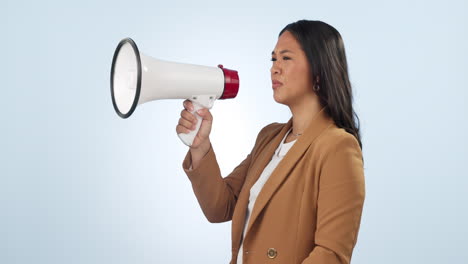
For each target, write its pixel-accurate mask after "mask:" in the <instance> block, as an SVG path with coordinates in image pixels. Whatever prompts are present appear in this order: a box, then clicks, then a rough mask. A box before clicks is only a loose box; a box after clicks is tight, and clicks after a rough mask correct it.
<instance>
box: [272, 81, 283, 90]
mask: <svg viewBox="0 0 468 264" xmlns="http://www.w3.org/2000/svg"><path fill="white" fill-rule="evenodd" d="M281 85H283V83H282V82H280V81H277V80H273V81H272V87H273V89H276V88H278V87H280V86H281Z"/></svg>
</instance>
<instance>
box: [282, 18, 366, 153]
mask: <svg viewBox="0 0 468 264" xmlns="http://www.w3.org/2000/svg"><path fill="white" fill-rule="evenodd" d="M285 31H289V32H291V34H292V35H293V36H294V37H295V38H296V40H297V41H298V42H299V44H300V45H301V48H302V49H303V50H304V52H305V54H306V56H307V61H308V62H309V65H310V69H311V73H310V74H311V76H312V77H313V78H312V80H314V86H315V85H317V84H318V85H319V89H318V91H316V93H317V95H318V97H319V100H320V103H321V104H322V105H323V106H326V109H325V110H326V112H327V114H328V115H329V116H330V117H331V118H332V119H333V121H334V122H335V124H336V126H337V127H340V128H343V129H345V130H346V131H347V132H348V133H350V134H352V135H354V137H356V139H357V141H358V142H359V146H360V147H361V149H362V143H361V134H360V132H359V117H358V116H357V114H356V113H355V112H354V110H353V93H352V89H351V83H350V81H349V76H348V63H347V61H346V54H345V48H344V43H343V39H342V38H341V35H340V33H339V32H338V30H336V29H335V28H334V27H332V26H330V25H328V24H327V23H324V22H322V21H315V20H299V21H297V22H294V23H291V24H289V25H287V26H286V27H285V28H283V30H281V32H280V33H279V35H278V37H279V36H281V34H283V32H285ZM317 76H318V77H319V78H318V79H319V81H318V83H316V80H317ZM311 89H312V87H311Z"/></svg>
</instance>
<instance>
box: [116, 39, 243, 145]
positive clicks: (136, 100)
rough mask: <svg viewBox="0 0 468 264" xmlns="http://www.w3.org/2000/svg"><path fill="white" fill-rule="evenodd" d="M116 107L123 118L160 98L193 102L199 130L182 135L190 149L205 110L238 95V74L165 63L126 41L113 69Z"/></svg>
mask: <svg viewBox="0 0 468 264" xmlns="http://www.w3.org/2000/svg"><path fill="white" fill-rule="evenodd" d="M110 84H111V85H110V86H111V95H112V104H113V105H114V109H115V111H116V112H117V114H118V115H119V116H120V117H122V118H127V117H129V116H130V115H132V113H133V111H135V109H136V107H137V105H140V104H143V103H146V102H149V101H153V100H159V99H189V100H190V101H192V102H193V106H194V110H193V111H191V113H192V114H195V116H196V117H197V120H198V122H197V125H196V128H195V130H192V131H190V132H189V133H187V134H185V133H181V134H179V138H180V139H181V140H182V142H184V143H185V144H186V145H187V146H191V145H192V143H193V139H194V138H195V136H196V135H197V133H198V130H199V129H200V125H201V122H202V118H201V117H200V116H199V115H198V114H197V113H196V111H197V110H199V109H201V108H208V109H211V108H212V107H213V103H214V101H215V100H216V99H229V98H234V97H236V96H237V93H238V91H239V75H238V74H237V71H234V70H230V69H226V68H223V66H222V65H218V67H207V66H201V65H193V64H184V63H177V62H170V61H163V60H158V59H155V58H152V57H150V56H146V55H144V54H142V53H140V52H139V51H138V47H137V45H136V44H135V42H134V41H133V40H132V39H130V38H125V39H123V40H122V41H120V43H119V44H118V46H117V49H116V50H115V53H114V58H113V59H112V68H111V78H110Z"/></svg>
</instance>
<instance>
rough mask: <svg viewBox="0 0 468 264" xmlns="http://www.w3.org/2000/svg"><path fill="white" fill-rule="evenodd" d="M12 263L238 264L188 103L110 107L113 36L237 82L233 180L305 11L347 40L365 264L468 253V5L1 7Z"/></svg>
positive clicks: (225, 125) (228, 106) (3, 253)
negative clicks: (187, 162) (281, 52)
mask: <svg viewBox="0 0 468 264" xmlns="http://www.w3.org/2000/svg"><path fill="white" fill-rule="evenodd" d="M0 10H1V11H0V15H1V16H0V17H1V24H0V29H1V36H2V37H1V38H2V39H1V42H0V43H1V44H0V45H1V46H0V48H1V49H0V50H1V61H0V65H1V69H0V70H1V97H0V98H1V104H0V107H1V113H2V114H1V120H0V124H1V132H0V133H1V137H0V138H1V139H0V140H1V148H0V149H1V150H0V151H1V152H0V153H1V156H0V158H1V159H0V174H1V176H0V263H5V264H10V263H227V262H228V261H229V259H230V250H231V244H230V239H231V238H230V237H231V233H230V227H231V223H230V222H227V223H222V224H210V223H209V222H208V221H207V220H206V219H205V218H204V215H203V213H202V211H201V209H200V207H199V205H198V203H197V200H196V198H195V195H194V194H193V191H192V189H191V185H190V182H189V180H188V179H187V177H186V175H185V174H184V172H183V170H182V166H181V164H182V160H183V158H184V156H185V154H186V152H187V147H186V146H185V145H184V144H183V143H182V142H181V141H180V140H179V138H178V137H177V135H176V132H175V127H176V124H177V122H178V118H179V115H180V111H181V110H182V100H161V101H156V102H152V103H147V104H144V105H141V106H140V107H138V108H137V110H136V111H135V113H134V115H133V116H132V117H131V118H129V119H126V120H123V119H121V118H119V117H118V116H117V115H116V114H115V112H114V109H113V108H112V103H111V98H110V91H109V74H110V66H111V61H112V55H113V52H114V50H115V47H116V45H117V43H118V42H119V41H120V40H121V39H122V38H124V37H132V38H133V39H134V40H135V41H136V42H137V44H138V46H139V48H140V50H141V51H142V52H144V53H145V54H148V55H151V56H153V57H157V58H160V59H165V60H172V61H177V62H185V63H193V64H200V65H208V66H210V65H211V66H216V65H217V64H220V63H222V64H224V66H225V67H227V68H232V69H236V70H238V71H239V75H240V78H241V87H240V91H239V94H238V96H237V98H236V99H234V100H224V101H217V102H216V103H215V106H214V108H213V109H212V113H213V115H214V125H213V130H212V136H211V139H212V142H213V146H214V149H215V152H216V154H217V157H218V162H219V163H220V166H221V170H222V173H223V175H224V176H227V175H228V174H229V173H230V172H231V171H232V169H234V167H235V166H236V165H237V164H239V163H240V162H241V161H242V160H243V159H244V157H245V156H246V155H247V154H248V152H249V151H250V149H251V147H252V146H253V143H254V140H255V138H256V135H257V133H258V131H259V130H260V129H261V128H262V127H263V126H265V125H267V124H269V123H271V122H286V121H287V120H288V119H289V117H290V112H289V109H288V108H287V107H285V106H284V105H280V104H277V103H276V102H275V101H274V100H273V96H272V90H271V84H270V76H269V68H270V65H271V62H270V53H271V50H272V49H273V48H274V45H275V44H276V39H277V34H278V32H279V31H280V30H281V29H282V28H283V27H284V26H285V25H286V24H288V23H290V22H293V21H296V20H299V19H302V18H306V19H313V20H323V21H325V22H327V23H329V24H331V25H333V26H334V27H335V28H337V29H338V30H339V31H340V33H341V34H342V36H343V39H344V42H345V47H346V52H347V56H348V63H349V71H350V77H351V83H352V85H353V88H354V92H355V108H356V111H357V112H358V114H359V116H360V118H361V120H362V123H361V124H362V137H363V144H364V156H365V174H366V188H367V196H366V201H365V208H364V212H363V217H362V223H361V229H360V233H359V239H358V244H357V246H356V248H355V251H354V255H353V263H370V264H375V263H379V264H385V263H388V264H395V263H462V262H465V261H466V259H467V258H468V239H467V235H468V227H467V226H466V223H468V210H467V207H468V206H467V203H468V194H467V191H468V173H467V172H466V165H467V164H468V151H467V149H468V140H467V138H466V135H467V132H466V130H467V128H468V126H467V121H468V120H467V114H468V107H467V103H466V102H467V99H468V98H467V97H468V92H467V88H468V87H467V82H468V77H467V76H468V74H467V69H468V62H467V61H468V52H467V49H466V47H468V36H467V28H468V17H467V16H466V12H467V11H468V8H467V2H466V1H461V0H460V1H411V2H410V1H402V0H399V1H385V2H379V1H225V2H224V1H191V2H188V1H187V2H183V3H182V2H178V1H164V2H162V1H155V0H152V1H99V2H98V1H85V0H81V1H21V0H16V1H6V2H5V1H2V2H1V6H0Z"/></svg>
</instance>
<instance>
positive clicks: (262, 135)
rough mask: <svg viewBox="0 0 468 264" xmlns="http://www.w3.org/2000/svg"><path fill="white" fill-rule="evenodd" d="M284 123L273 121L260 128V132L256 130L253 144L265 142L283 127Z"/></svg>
mask: <svg viewBox="0 0 468 264" xmlns="http://www.w3.org/2000/svg"><path fill="white" fill-rule="evenodd" d="M285 125H286V123H278V122H274V123H270V124H268V125H266V126H264V127H263V128H262V129H260V132H258V135H257V139H256V141H255V145H256V146H257V145H262V144H267V143H268V142H269V141H270V140H271V139H272V138H274V137H275V136H276V135H277V134H278V133H279V132H280V131H281V129H283V127H284V126H285Z"/></svg>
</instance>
